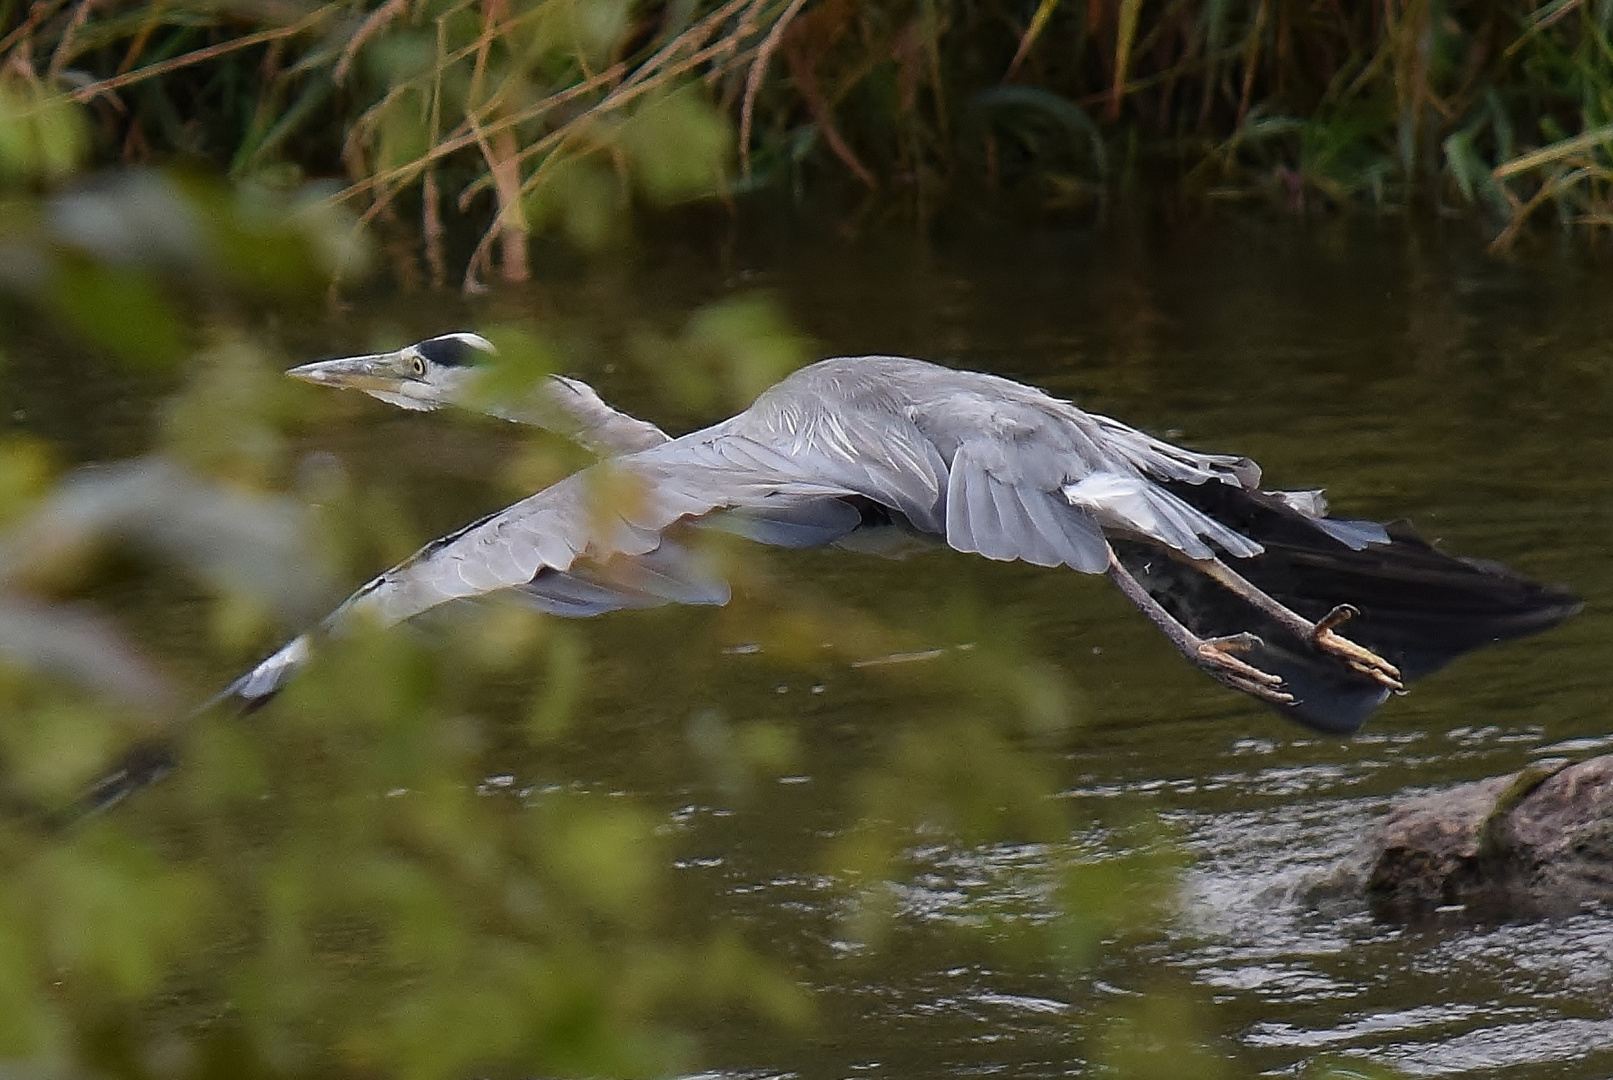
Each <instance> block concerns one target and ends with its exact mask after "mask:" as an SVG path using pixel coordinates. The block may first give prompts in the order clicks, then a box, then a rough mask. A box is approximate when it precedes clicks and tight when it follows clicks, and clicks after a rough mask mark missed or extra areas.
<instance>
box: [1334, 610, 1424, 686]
mask: <svg viewBox="0 0 1613 1080" xmlns="http://www.w3.org/2000/svg"><path fill="white" fill-rule="evenodd" d="M1311 642H1312V643H1313V644H1314V645H1315V646H1316V647H1317V648H1318V649H1321V650H1322V651H1323V652H1325V653H1327V654H1329V655H1331V656H1336V657H1338V658H1339V659H1340V660H1343V661H1344V662H1345V664H1347V665H1348V666H1349V668H1350V670H1352V671H1354V672H1356V673H1358V674H1360V675H1364V676H1366V677H1367V678H1369V679H1371V680H1372V681H1373V682H1375V683H1377V684H1378V685H1379V686H1383V687H1386V688H1387V689H1390V690H1396V691H1399V690H1404V689H1405V688H1406V684H1405V683H1404V682H1402V681H1401V678H1400V669H1399V668H1397V667H1395V666H1394V665H1393V664H1391V663H1390V662H1389V661H1387V660H1385V659H1384V658H1383V657H1381V656H1379V655H1378V654H1377V653H1375V652H1373V651H1372V650H1371V649H1368V648H1366V647H1364V646H1361V645H1357V644H1356V643H1355V642H1353V641H1351V640H1350V639H1349V638H1347V637H1343V636H1342V635H1339V634H1335V633H1334V632H1333V631H1332V630H1330V629H1328V628H1327V627H1326V626H1325V625H1318V627H1317V631H1316V633H1315V635H1314V636H1312V638H1311Z"/></svg>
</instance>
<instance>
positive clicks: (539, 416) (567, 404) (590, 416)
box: [484, 375, 671, 457]
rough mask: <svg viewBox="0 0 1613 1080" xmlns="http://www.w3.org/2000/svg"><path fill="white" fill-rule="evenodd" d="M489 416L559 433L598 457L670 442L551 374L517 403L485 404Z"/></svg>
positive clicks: (581, 386) (585, 388)
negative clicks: (530, 393)
mask: <svg viewBox="0 0 1613 1080" xmlns="http://www.w3.org/2000/svg"><path fill="white" fill-rule="evenodd" d="M484 411H485V412H487V413H488V415H490V416H496V417H498V418H499V419H501V420H509V421H511V422H513V423H517V424H529V425H531V426H533V427H541V428H544V429H545V430H548V431H553V432H555V433H557V434H560V435H564V436H566V437H567V438H569V439H571V440H573V441H574V442H576V443H577V444H578V445H580V446H581V447H583V449H585V450H588V451H591V452H592V453H595V454H598V455H599V456H600V457H616V456H617V455H620V454H632V453H636V452H637V451H639V450H647V449H649V448H650V447H652V446H659V445H660V444H662V443H664V442H668V441H670V438H671V437H670V436H669V435H667V433H666V432H664V431H662V430H661V429H660V428H658V427H656V426H655V425H654V424H651V423H648V422H646V421H644V420H640V419H638V418H636V417H632V416H629V415H627V414H626V413H624V412H622V411H621V410H619V409H613V408H611V407H610V406H609V405H607V404H605V402H604V401H603V400H602V399H601V398H600V396H599V394H598V393H596V392H595V391H594V388H593V387H591V386H589V385H588V384H587V383H585V382H582V381H581V380H578V379H570V378H567V377H565V376H564V375H551V376H550V377H549V378H547V379H544V380H543V381H542V382H541V383H539V384H538V385H537V386H536V387H535V388H534V392H533V394H532V395H531V396H530V397H529V398H528V399H527V400H525V401H523V402H521V403H519V404H509V405H490V406H484Z"/></svg>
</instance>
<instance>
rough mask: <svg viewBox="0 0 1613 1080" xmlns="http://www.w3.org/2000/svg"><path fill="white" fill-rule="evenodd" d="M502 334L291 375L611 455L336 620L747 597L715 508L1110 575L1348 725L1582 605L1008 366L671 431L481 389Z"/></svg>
mask: <svg viewBox="0 0 1613 1080" xmlns="http://www.w3.org/2000/svg"><path fill="white" fill-rule="evenodd" d="M493 353H494V348H493V346H492V345H491V344H490V343H489V342H488V341H487V340H486V339H485V338H482V337H480V336H478V335H476V334H471V333H453V334H446V335H442V336H440V337H435V338H431V339H428V340H426V341H422V342H418V343H416V344H413V345H409V346H406V347H405V348H402V349H400V350H398V351H396V352H390V353H378V354H373V355H367V356H356V357H346V358H342V359H336V360H325V361H320V362H317V363H312V364H305V365H303V366H301V367H297V368H294V369H292V370H291V371H290V372H289V374H290V375H292V376H293V377H295V378H298V379H301V380H304V381H307V382H311V383H316V384H319V385H323V386H332V387H341V388H349V389H357V390H362V391H364V392H366V393H368V394H370V395H372V396H374V397H376V398H379V399H380V400H382V401H385V402H388V403H389V404H392V405H396V406H399V407H402V408H406V409H413V410H430V409H437V408H441V407H444V406H462V407H463V406H471V407H475V408H479V409H481V410H482V411H484V412H487V413H490V414H492V415H494V416H498V417H502V418H504V419H507V420H512V421H516V422H522V423H530V424H536V425H539V426H542V427H546V428H550V429H552V430H556V431H559V432H561V433H563V434H565V435H568V436H570V437H571V438H573V439H574V440H576V441H577V442H578V443H580V444H581V445H583V446H584V447H586V448H588V449H590V450H592V451H594V452H596V453H598V454H599V455H601V457H602V459H603V460H602V461H601V462H600V463H598V464H596V465H594V466H591V467H589V468H587V469H584V470H582V471H581V472H579V473H576V474H574V475H573V476H570V477H568V478H567V479H565V480H562V481H560V482H559V483H557V484H555V485H553V486H552V487H549V488H547V489H545V490H543V491H540V492H538V493H537V494H535V495H533V496H531V497H529V498H526V499H523V500H522V501H520V502H518V503H516V504H515V505H513V506H510V507H508V508H507V509H504V510H502V511H499V512H498V513H496V514H493V515H491V516H489V517H487V518H484V519H483V520H481V521H478V522H476V523H474V524H471V525H468V526H466V527H465V528H463V529H461V530H459V531H458V532H455V533H452V534H450V535H448V536H445V537H443V538H441V539H439V540H435V541H433V542H431V543H430V544H428V545H426V546H425V547H424V548H422V549H421V550H420V551H419V552H418V553H417V554H416V555H414V556H413V557H412V558H410V559H409V560H408V561H406V562H404V563H402V564H400V565H399V566H396V567H394V568H393V569H391V570H388V571H387V572H385V573H384V574H381V575H380V576H379V577H377V578H375V579H374V580H372V581H370V582H369V583H368V584H366V585H365V586H364V587H363V588H361V589H359V590H358V592H356V593H354V594H353V596H352V597H350V598H349V599H348V600H347V601H346V602H345V603H344V604H342V605H341V607H340V608H338V609H337V610H336V612H334V613H333V614H332V615H331V616H330V617H329V618H328V619H327V620H326V621H325V623H324V624H323V626H322V628H321V629H322V632H325V633H329V632H332V631H339V630H340V629H341V627H342V626H343V625H344V624H348V623H349V622H350V621H351V620H353V619H357V618H369V619H374V620H379V621H380V622H382V623H384V624H391V623H396V622H400V621H402V620H405V619H408V618H411V617H413V616H415V615H417V614H419V613H421V612H424V611H426V610H428V609H430V608H433V607H436V606H437V605H439V604H443V603H445V602H447V601H450V600H455V599H460V598H465V597H474V596H480V595H484V594H488V593H493V592H497V591H501V590H514V591H517V592H519V593H520V594H522V595H523V596H525V597H526V598H527V599H529V600H530V601H531V602H533V603H535V604H537V605H538V606H540V607H541V608H543V609H544V610H547V611H550V612H554V613H557V614H563V615H574V616H585V615H595V614H599V613H601V612H605V611H610V610H614V609H619V608H629V607H644V606H649V605H654V604H661V603H723V602H725V601H726V600H727V598H728V592H727V588H726V586H725V585H724V584H723V583H722V582H720V581H715V580H712V579H711V578H710V577H709V576H708V574H707V573H706V572H705V571H704V570H703V569H702V568H701V566H700V564H699V563H698V561H697V560H694V559H692V558H691V557H690V554H689V551H688V549H687V548H686V547H685V545H684V543H683V541H682V539H681V532H682V530H685V529H686V528H688V527H691V526H693V527H716V528H723V529H726V530H729V531H732V532H737V533H740V534H741V535H744V536H748V537H750V538H752V539H755V540H757V541H760V542H762V543H766V544H773V545H778V546H785V547H812V546H822V545H830V544H833V545H838V546H841V547H846V548H851V549H854V550H864V551H875V552H879V551H887V550H890V549H891V548H892V547H893V546H902V545H910V543H911V541H913V540H914V539H925V538H927V539H930V540H932V541H933V542H935V543H936V544H937V545H939V544H944V545H945V546H947V547H950V548H953V549H954V550H957V551H960V552H970V553H975V554H979V555H984V556H985V557H987V558H990V559H996V560H1021V561H1024V562H1029V563H1034V564H1036V565H1039V566H1047V567H1057V566H1063V567H1068V568H1070V569H1072V570H1077V571H1080V572H1082V573H1088V574H1105V575H1107V576H1108V577H1109V578H1110V579H1111V580H1112V581H1113V582H1114V583H1115V584H1116V585H1117V586H1118V587H1119V588H1120V590H1121V592H1122V593H1124V594H1125V596H1126V597H1127V598H1128V599H1129V600H1130V601H1131V602H1132V603H1134V604H1135V605H1136V606H1137V607H1138V608H1139V609H1140V610H1141V611H1142V612H1143V613H1144V614H1145V615H1146V616H1147V617H1148V618H1149V619H1150V620H1151V621H1152V622H1153V623H1154V624H1155V625H1156V626H1157V627H1159V629H1160V630H1161V631H1163V633H1164V634H1165V636H1166V638H1167V639H1168V640H1169V641H1170V642H1171V644H1172V645H1174V646H1175V648H1176V649H1177V650H1178V651H1179V652H1180V653H1181V654H1182V655H1183V656H1184V657H1186V658H1187V659H1188V660H1189V661H1191V662H1192V663H1193V664H1194V665H1196V666H1197V667H1199V668H1200V669H1202V670H1203V671H1205V672H1206V673H1208V674H1209V675H1211V676H1212V677H1214V678H1215V679H1217V680H1218V681H1220V682H1221V683H1223V684H1224V685H1226V686H1228V687H1230V688H1232V689H1234V690H1239V691H1242V692H1244V693H1246V694H1249V695H1251V696H1253V697H1255V698H1257V699H1259V700H1261V701H1263V702H1265V703H1267V704H1269V705H1272V706H1274V707H1276V708H1277V709H1279V710H1280V711H1282V712H1283V713H1284V714H1285V715H1287V716H1289V717H1290V718H1292V719H1295V720H1297V721H1299V722H1301V723H1303V724H1306V725H1308V726H1310V727H1313V728H1317V729H1320V730H1323V731H1331V732H1349V731H1354V730H1356V729H1357V728H1359V727H1360V725H1361V724H1362V723H1363V722H1364V721H1365V719H1366V717H1367V716H1368V715H1369V714H1370V713H1371V712H1372V710H1373V709H1375V708H1376V707H1377V706H1378V705H1380V704H1382V703H1383V702H1384V701H1385V700H1386V699H1387V698H1388V696H1389V695H1390V694H1392V693H1395V692H1400V691H1402V690H1404V687H1405V684H1406V682H1407V681H1408V680H1409V679H1411V678H1416V677H1420V676H1421V675H1424V674H1427V673H1428V672H1429V671H1431V670H1433V669H1434V668H1437V667H1439V666H1442V665H1443V664H1444V663H1446V662H1448V661H1449V660H1450V659H1451V658H1453V657H1454V656H1456V655H1459V654H1460V653H1462V652H1465V651H1467V650H1469V649H1472V648H1475V647H1477V646H1478V645H1480V644H1484V643H1486V642H1489V641H1494V640H1499V639H1501V638H1507V637H1517V636H1522V635H1524V634H1528V633H1533V632H1536V631H1538V630H1541V629H1544V628H1546V627H1548V626H1551V625H1554V624H1555V623H1557V622H1559V621H1561V620H1562V619H1564V618H1566V617H1567V616H1568V615H1569V614H1572V612H1573V611H1574V610H1577V607H1578V601H1577V600H1576V599H1575V598H1574V597H1573V596H1571V595H1569V594H1567V593H1566V592H1563V591H1562V590H1558V589H1550V588H1545V587H1542V586H1539V585H1536V584H1534V583H1532V582H1529V581H1526V580H1524V579H1522V578H1520V577H1518V576H1516V575H1514V574H1512V573H1511V572H1510V571H1507V570H1505V569H1504V568H1502V567H1499V566H1496V565H1494V564H1490V563H1481V562H1477V561H1471V560H1465V559H1460V558H1457V557H1454V556H1450V555H1446V554H1444V553H1442V552H1440V551H1438V550H1437V549H1435V548H1433V547H1432V546H1431V545H1429V544H1427V543H1425V542H1423V541H1422V540H1421V539H1419V538H1418V537H1417V536H1416V535H1415V534H1414V533H1411V532H1410V531H1409V529H1407V528H1404V527H1401V526H1383V525H1379V524H1377V523H1375V522H1369V521H1353V520H1347V519H1340V518H1333V517H1330V516H1328V515H1327V511H1326V504H1325V502H1324V501H1323V499H1322V497H1321V493H1320V492H1319V491H1307V492H1280V491H1278V492H1273V491H1262V490H1261V489H1260V487H1259V481H1260V469H1259V467H1258V466H1257V465H1256V464H1255V463H1254V462H1252V461H1250V460H1249V459H1248V458H1244V457H1237V456H1230V455H1224V454H1205V453H1198V452H1195V451H1191V450H1186V449H1183V448H1181V447H1178V446H1174V445H1171V444H1170V443H1167V442H1163V441H1161V440H1159V439H1156V438H1153V437H1152V436H1149V435H1147V434H1144V433H1143V432H1140V431H1137V430H1136V429H1134V428H1131V427H1128V426H1126V425H1125V424H1122V423H1119V422H1118V421H1115V420H1111V419H1109V418H1108V417H1104V416H1098V415H1096V414H1092V413H1087V412H1083V411H1082V410H1081V409H1079V408H1077V407H1076V406H1074V405H1072V404H1070V403H1068V402H1065V401H1060V400H1057V399H1055V398H1053V397H1051V396H1049V395H1048V394H1046V393H1044V392H1042V391H1041V390H1038V389H1035V388H1034V387H1030V386H1026V385H1023V384H1021V383H1017V382H1013V381H1011V380H1009V379H1005V378H1000V377H997V376H994V375H985V374H980V373H976V372H971V371H958V370H953V369H949V368H944V367H940V366H938V365H935V364H931V363H927V362H925V361H922V360H914V359H908V358H904V357H894V356H863V357H838V358H834V359H829V360H822V361H819V362H818V363H815V364H812V365H810V366H808V367H805V368H802V369H801V370H799V371H797V372H795V373H794V374H792V375H790V376H789V377H788V378H786V379H784V380H783V381H782V382H780V383H778V384H777V385H776V386H774V387H772V388H771V389H769V390H767V391H766V392H764V393H763V394H762V395H761V396H760V397H759V398H757V400H756V401H755V403H754V404H752V405H751V406H750V408H748V409H746V410H745V411H744V412H742V413H740V414H739V415H737V416H734V417H732V418H730V419H728V420H724V421H722V422H721V423H718V424H714V425H712V426H710V427H707V428H703V429H701V430H699V431H695V432H692V433H690V434H688V435H683V436H681V437H677V438H673V437H671V436H668V435H667V434H666V433H665V432H663V431H662V430H661V429H660V428H658V427H656V426H655V425H653V424H649V423H646V422H645V421H642V420H638V419H636V418H634V417H631V416H628V415H627V414H625V413H622V412H620V411H618V410H616V409H613V408H611V407H610V406H609V405H607V404H606V403H605V402H604V401H602V400H601V399H600V397H599V395H598V394H597V393H595V392H594V390H593V389H592V388H591V387H589V386H588V385H587V384H585V383H582V382H579V381H577V380H575V379H569V378H565V377H562V376H550V377H548V378H546V379H545V380H543V381H541V382H540V383H539V385H538V386H537V387H536V388H535V391H534V393H533V394H532V395H531V396H530V397H529V398H528V399H526V400H524V401H518V402H503V403H499V404H491V405H490V404H485V403H480V402H479V401H478V396H477V395H476V394H475V393H474V387H475V386H476V383H477V380H478V379H479V378H480V377H481V375H482V374H483V372H484V371H485V369H486V367H487V366H488V365H487V361H488V360H489V359H490V358H491V357H492V355H493ZM604 491H610V492H614V493H616V494H615V495H614V496H613V497H611V498H608V499H607V498H604V497H602V496H601V494H600V493H601V492H604ZM892 541H895V542H896V544H895V545H893V543H892ZM1234 564H1236V565H1237V569H1235V568H1234ZM1346 623H1351V624H1352V625H1351V626H1350V627H1349V628H1348V629H1349V634H1348V636H1346V634H1345V633H1342V632H1341V630H1342V629H1344V627H1345V624H1346ZM314 641H315V637H314V635H306V634H305V635H303V636H302V637H299V638H298V639H296V640H295V641H293V642H292V643H290V644H289V645H287V646H286V647H285V648H283V649H281V650H280V651H279V652H277V653H276V654H275V655H274V656H272V657H270V658H269V659H267V660H265V661H264V662H263V663H262V664H260V665H259V666H258V667H257V668H255V669H254V670H253V671H251V672H249V673H248V674H247V675H245V676H243V677H242V678H241V679H239V680H237V681H236V683H234V684H233V685H232V686H231V687H230V688H229V690H227V691H226V696H228V697H231V698H233V699H235V700H237V701H239V702H241V703H243V704H245V705H247V706H249V707H250V706H253V705H255V704H257V703H260V702H262V701H264V700H266V699H267V698H268V697H269V696H271V695H272V694H273V693H275V692H276V691H277V690H278V689H279V688H280V686H281V685H283V684H284V682H285V681H286V679H287V678H288V677H289V676H290V674H291V673H292V672H293V671H295V669H296V668H298V667H299V666H301V664H302V663H303V662H304V661H305V660H306V658H307V656H308V655H309V651H310V649H311V647H312V646H313V644H314Z"/></svg>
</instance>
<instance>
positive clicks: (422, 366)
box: [413, 356, 426, 376]
mask: <svg viewBox="0 0 1613 1080" xmlns="http://www.w3.org/2000/svg"><path fill="white" fill-rule="evenodd" d="M413 366H414V373H415V375H417V376H423V375H425V373H426V362H425V361H424V360H422V359H421V358H420V357H418V356H417V357H415V358H414V362H413Z"/></svg>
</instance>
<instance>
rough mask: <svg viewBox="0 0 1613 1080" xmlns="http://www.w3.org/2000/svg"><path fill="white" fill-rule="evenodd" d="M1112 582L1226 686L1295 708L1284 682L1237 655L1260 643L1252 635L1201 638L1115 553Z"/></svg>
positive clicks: (1111, 559)
mask: <svg viewBox="0 0 1613 1080" xmlns="http://www.w3.org/2000/svg"><path fill="white" fill-rule="evenodd" d="M1108 574H1109V580H1111V581H1113V582H1114V583H1115V584H1116V585H1118V586H1119V587H1120V591H1121V592H1122V593H1125V595H1126V599H1128V600H1130V601H1131V602H1132V603H1133V604H1136V605H1137V608H1138V610H1140V611H1141V612H1142V613H1143V614H1144V615H1147V616H1148V618H1149V620H1150V621H1151V622H1152V623H1153V624H1154V625H1155V626H1157V627H1159V629H1160V630H1161V631H1162V632H1163V633H1164V634H1165V637H1166V638H1167V639H1168V640H1169V641H1170V643H1171V644H1172V645H1174V646H1176V649H1177V651H1178V652H1180V653H1181V654H1182V655H1183V656H1185V657H1187V658H1188V659H1189V660H1191V661H1192V662H1193V663H1194V664H1195V665H1197V666H1198V667H1200V668H1202V669H1203V670H1204V671H1206V672H1208V673H1209V675H1210V676H1211V678H1213V679H1215V680H1216V681H1218V682H1220V683H1221V684H1222V685H1223V686H1229V687H1231V688H1232V689H1234V690H1241V691H1243V692H1244V693H1245V694H1252V695H1253V696H1255V697H1257V698H1260V699H1261V700H1262V701H1269V702H1271V703H1272V704H1274V705H1292V704H1293V703H1294V695H1293V694H1290V693H1288V692H1286V691H1285V690H1283V689H1281V687H1282V685H1283V680H1282V679H1281V678H1280V677H1279V676H1276V675H1273V674H1271V673H1270V672H1267V671H1261V670H1260V669H1259V668H1257V667H1255V666H1254V665H1253V664H1250V663H1246V662H1244V661H1242V660H1240V659H1238V658H1237V657H1236V656H1234V655H1233V654H1234V653H1239V652H1247V651H1248V650H1249V649H1251V648H1253V647H1254V646H1255V645H1258V644H1260V639H1259V638H1257V637H1255V636H1254V635H1253V634H1234V635H1232V636H1231V637H1218V638H1201V637H1199V636H1198V635H1197V634H1195V633H1193V631H1191V630H1189V629H1188V628H1187V627H1185V626H1183V625H1182V624H1181V623H1180V622H1178V621H1177V619H1176V618H1175V617H1174V616H1173V615H1171V613H1170V612H1168V611H1166V610H1165V609H1164V608H1163V607H1161V606H1160V603H1159V601H1158V600H1155V599H1154V598H1153V597H1152V596H1150V595H1149V594H1148V590H1147V589H1145V588H1143V587H1142V584H1141V583H1140V582H1139V581H1138V580H1137V579H1136V578H1134V577H1132V576H1131V571H1129V570H1127V569H1126V568H1125V567H1124V566H1122V565H1121V564H1120V560H1119V559H1118V558H1116V556H1115V553H1114V552H1113V551H1112V550H1111V551H1110V552H1109V570H1108Z"/></svg>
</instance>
